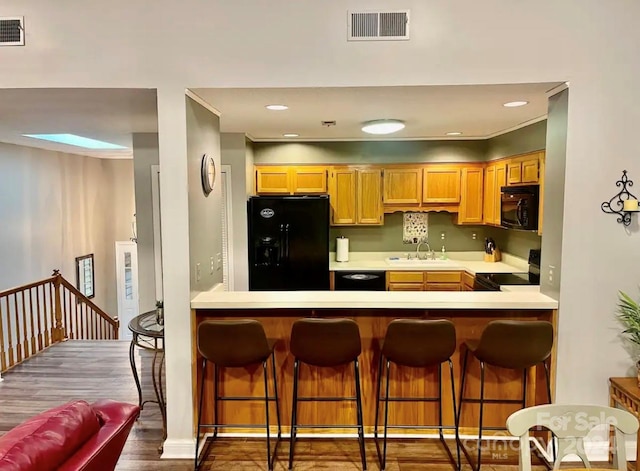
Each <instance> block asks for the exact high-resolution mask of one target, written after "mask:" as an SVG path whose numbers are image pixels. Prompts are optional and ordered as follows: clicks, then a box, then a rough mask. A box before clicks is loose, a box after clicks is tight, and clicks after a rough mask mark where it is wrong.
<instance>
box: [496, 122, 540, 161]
mask: <svg viewBox="0 0 640 471" xmlns="http://www.w3.org/2000/svg"><path fill="white" fill-rule="evenodd" d="M486 142H487V151H486V159H485V160H494V159H501V158H502V157H509V156H511V155H517V154H526V153H527V152H534V151H537V150H542V149H545V148H546V146H547V120H544V121H539V122H537V123H534V124H531V125H529V126H525V127H524V128H520V129H516V130H515V131H511V132H508V133H506V134H502V135H500V136H496V137H493V138H491V139H489V140H487V141H486Z"/></svg>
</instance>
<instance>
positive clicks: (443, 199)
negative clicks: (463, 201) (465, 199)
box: [422, 165, 460, 203]
mask: <svg viewBox="0 0 640 471" xmlns="http://www.w3.org/2000/svg"><path fill="white" fill-rule="evenodd" d="M422 181H423V185H422V202H423V203H459V202H460V167H451V166H446V165H430V166H428V167H426V168H425V169H424V173H423V179H422Z"/></svg>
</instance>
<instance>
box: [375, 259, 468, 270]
mask: <svg viewBox="0 0 640 471" xmlns="http://www.w3.org/2000/svg"><path fill="white" fill-rule="evenodd" d="M385 262H387V265H391V266H395V267H416V268H418V267H434V268H435V267H440V268H457V267H459V266H460V265H458V264H457V263H456V262H454V261H452V260H424V259H419V258H407V257H388V258H385Z"/></svg>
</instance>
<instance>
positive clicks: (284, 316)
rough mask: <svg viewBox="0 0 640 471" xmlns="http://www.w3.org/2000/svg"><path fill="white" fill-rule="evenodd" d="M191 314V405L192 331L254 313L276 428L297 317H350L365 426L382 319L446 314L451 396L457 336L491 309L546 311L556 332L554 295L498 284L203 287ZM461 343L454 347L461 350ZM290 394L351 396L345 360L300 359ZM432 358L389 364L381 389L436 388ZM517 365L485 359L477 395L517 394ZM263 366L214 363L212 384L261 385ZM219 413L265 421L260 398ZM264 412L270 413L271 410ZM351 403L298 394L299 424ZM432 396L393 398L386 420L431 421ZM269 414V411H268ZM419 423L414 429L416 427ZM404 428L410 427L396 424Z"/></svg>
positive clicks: (468, 427)
mask: <svg viewBox="0 0 640 471" xmlns="http://www.w3.org/2000/svg"><path fill="white" fill-rule="evenodd" d="M191 306H192V316H193V335H194V342H193V345H194V351H193V361H192V367H193V374H194V376H195V378H196V379H197V381H195V382H194V384H195V385H196V388H195V389H194V391H193V404H194V408H195V407H196V404H198V398H199V391H200V384H201V383H200V382H201V381H202V368H201V357H200V356H199V354H198V352H197V347H196V345H197V342H196V341H195V340H196V339H195V335H196V332H197V326H198V324H199V323H201V322H203V321H205V320H207V319H241V318H250V319H257V320H259V321H260V322H262V324H263V325H264V328H265V331H266V333H267V336H268V337H270V338H277V339H279V340H280V342H279V344H278V347H277V350H276V370H277V377H278V393H279V398H280V410H281V415H282V424H283V432H285V433H286V432H288V431H289V424H290V417H291V403H292V401H291V398H292V393H293V356H292V355H291V353H290V351H289V339H290V333H291V326H292V325H293V323H294V322H295V321H296V319H300V318H304V317H346V318H350V319H354V320H355V321H356V322H357V323H358V326H359V328H360V335H361V338H362V354H361V356H360V374H361V383H362V394H363V402H364V404H363V407H364V423H365V431H366V432H368V433H370V432H372V430H373V424H374V415H375V399H376V387H377V367H378V361H379V358H380V347H379V342H378V340H379V339H382V338H384V335H385V332H386V328H387V325H388V324H389V323H390V322H391V321H392V320H394V319H401V318H402V319H449V320H451V321H452V322H453V323H454V325H455V328H456V337H457V348H456V351H455V353H454V356H453V358H452V360H453V364H454V381H455V387H456V398H459V394H460V391H459V387H460V374H461V363H462V354H463V344H464V342H465V340H468V339H477V338H479V337H480V334H481V333H482V330H483V329H484V327H485V326H486V325H487V324H488V323H489V322H490V321H492V320H495V319H517V320H525V321H528V320H547V321H550V322H551V323H552V324H553V326H554V332H556V334H555V335H556V336H557V329H556V327H557V302H556V301H554V300H553V299H551V298H548V297H547V296H543V295H541V294H539V293H500V292H455V293H453V292H451V293H448V292H418V293H408V292H368V293H366V294H365V293H363V292H359V293H358V292H326V291H325V292H280V293H274V292H249V293H246V292H245V293H238V292H235V293H234V292H209V293H202V294H200V295H198V297H196V298H195V299H194V300H193V301H192V303H191ZM555 343H556V342H555V341H554V350H553V353H552V355H551V358H550V359H549V362H550V364H549V366H550V370H551V390H552V391H553V390H554V385H555V365H556V361H555V351H556V349H555ZM461 353H462V354H461ZM442 371H443V375H442V379H443V386H442V387H443V394H442V397H443V422H444V424H445V425H454V416H453V407H452V404H451V388H450V378H449V368H443V369H442ZM300 375H301V376H300V383H299V388H300V390H299V394H300V395H304V396H316V395H317V396H349V395H351V396H353V395H355V392H354V391H353V389H354V388H353V384H354V383H353V366H352V364H349V365H345V366H343V367H338V368H314V367H310V366H308V365H303V366H301V371H300ZM212 379H213V368H209V369H208V371H207V375H206V378H205V381H206V383H205V392H204V394H205V406H204V419H203V420H205V421H208V422H209V423H211V422H212V420H213V408H212V404H213V383H212ZM437 384H438V383H437V368H431V369H418V368H405V367H395V366H392V369H391V382H390V394H391V395H395V396H404V397H407V398H410V397H423V396H431V397H434V396H437ZM522 384H523V382H522V373H521V372H518V371H511V370H503V369H498V368H493V367H487V370H486V389H485V398H491V399H494V398H495V399H497V398H500V399H520V398H521V395H522ZM263 387H264V386H263V378H262V368H261V366H260V365H256V366H255V367H252V368H247V369H238V368H233V369H223V370H222V372H221V383H220V394H221V395H226V396H231V395H242V396H245V395H252V394H253V395H256V396H259V395H260V394H263ZM465 389H466V393H465V396H474V397H479V389H480V367H479V364H478V362H477V361H475V360H474V361H470V365H469V374H468V382H467V386H466V387H465ZM546 397H547V392H546V384H545V375H544V368H543V367H542V365H540V366H539V367H537V368H532V369H531V371H530V372H529V376H528V381H527V405H528V406H533V405H536V404H544V403H546V402H547V400H546ZM518 407H519V406H518V405H517V404H485V413H484V424H485V426H495V427H504V425H505V421H506V418H507V417H508V416H509V414H511V413H512V412H514V411H515V410H516V409H517V408H518ZM272 410H273V412H275V409H273V408H272ZM463 412H464V415H463V417H462V418H461V430H460V432H461V433H472V432H474V431H476V430H477V422H478V412H479V406H478V405H476V404H466V405H465V408H464V411H463ZM218 413H219V419H220V422H222V423H231V424H259V423H263V422H264V403H263V402H261V401H256V402H255V403H253V402H252V403H244V402H242V403H239V402H237V401H232V402H226V403H220V404H219V409H218ZM272 417H273V415H272ZM355 417H356V415H355V404H354V403H348V402H343V403H339V402H312V403H301V404H300V406H299V412H298V423H300V424H323V425H330V424H349V423H355ZM437 421H438V409H437V405H436V404H435V403H419V402H397V403H394V404H392V405H391V406H390V410H389V424H402V425H429V424H437ZM272 422H273V423H275V419H274V420H272ZM312 431H314V432H317V433H342V432H346V431H347V430H340V429H336V428H328V429H315V430H314V429H312ZM420 432H421V433H424V430H423V431H420ZM402 433H403V434H406V433H411V431H410V430H403V431H402Z"/></svg>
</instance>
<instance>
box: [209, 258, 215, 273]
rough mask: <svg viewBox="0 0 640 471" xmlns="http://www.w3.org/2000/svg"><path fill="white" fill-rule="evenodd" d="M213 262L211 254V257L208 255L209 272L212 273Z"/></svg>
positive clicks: (213, 269)
mask: <svg viewBox="0 0 640 471" xmlns="http://www.w3.org/2000/svg"><path fill="white" fill-rule="evenodd" d="M215 267H216V266H215V264H214V262H213V255H212V256H211V257H209V274H210V275H213V272H214V271H215V269H216V268H215Z"/></svg>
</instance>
